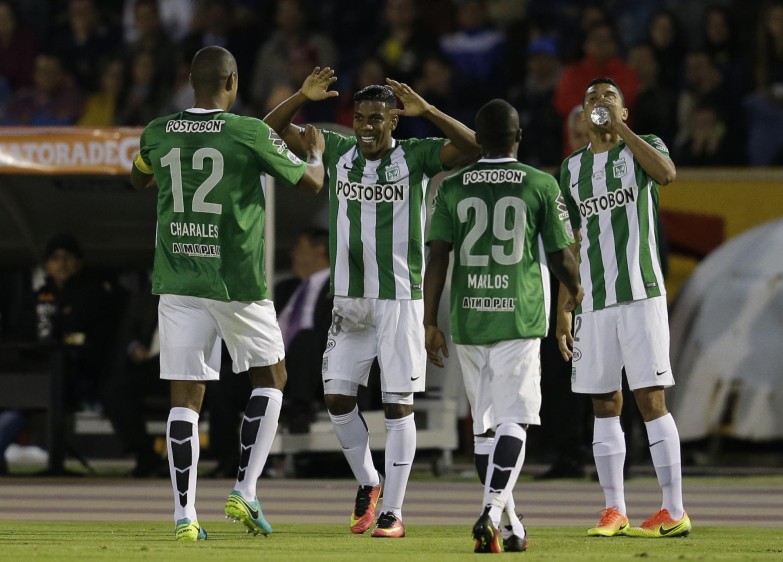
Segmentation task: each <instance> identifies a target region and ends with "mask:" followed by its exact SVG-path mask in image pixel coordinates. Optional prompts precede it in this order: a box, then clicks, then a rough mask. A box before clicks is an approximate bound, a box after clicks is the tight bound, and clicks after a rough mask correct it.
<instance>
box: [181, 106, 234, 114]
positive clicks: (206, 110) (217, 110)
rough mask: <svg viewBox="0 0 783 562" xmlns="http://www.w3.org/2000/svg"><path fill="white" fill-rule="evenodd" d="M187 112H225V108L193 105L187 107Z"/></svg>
mask: <svg viewBox="0 0 783 562" xmlns="http://www.w3.org/2000/svg"><path fill="white" fill-rule="evenodd" d="M185 113H200V114H202V115H203V114H205V113H225V111H224V110H222V109H220V108H217V109H204V108H203V107H191V108H190V109H186V110H185Z"/></svg>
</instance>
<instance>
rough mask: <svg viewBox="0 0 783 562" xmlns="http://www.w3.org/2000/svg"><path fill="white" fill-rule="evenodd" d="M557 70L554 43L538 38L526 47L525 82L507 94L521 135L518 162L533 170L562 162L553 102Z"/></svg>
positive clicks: (550, 40) (559, 131)
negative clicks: (516, 113) (515, 112)
mask: <svg viewBox="0 0 783 562" xmlns="http://www.w3.org/2000/svg"><path fill="white" fill-rule="evenodd" d="M561 70H562V65H561V64H560V58H559V54H558V46H557V43H555V40H554V39H553V38H551V37H547V36H540V37H538V38H536V39H534V40H533V41H531V42H530V44H529V45H528V47H527V73H526V74H525V81H524V82H523V83H521V84H519V85H518V86H516V87H514V88H512V89H511V91H510V92H509V101H511V103H512V105H514V107H516V108H517V109H518V111H519V119H520V124H521V128H522V130H523V131H524V132H525V133H524V135H523V137H522V142H521V143H520V145H519V146H520V156H519V159H520V161H522V162H525V163H527V164H529V165H531V166H534V167H541V166H551V167H556V166H558V165H559V163H560V161H561V160H562V158H561V156H562V154H561V153H562V150H563V138H562V133H561V131H562V127H561V119H560V115H559V114H558V112H557V109H555V106H554V102H553V100H554V94H555V88H556V87H557V83H558V80H559V79H560V72H561Z"/></svg>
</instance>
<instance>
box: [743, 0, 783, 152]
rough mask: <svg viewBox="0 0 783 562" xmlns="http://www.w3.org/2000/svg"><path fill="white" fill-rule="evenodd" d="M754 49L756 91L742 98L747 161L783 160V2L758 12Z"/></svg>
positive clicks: (767, 5) (768, 4) (774, 3)
mask: <svg viewBox="0 0 783 562" xmlns="http://www.w3.org/2000/svg"><path fill="white" fill-rule="evenodd" d="M756 41H757V44H756V51H755V62H754V69H755V78H756V81H755V82H756V89H755V91H754V92H753V93H752V94H751V95H749V96H748V97H747V98H745V100H744V102H745V108H746V110H747V113H748V147H747V154H748V159H749V162H750V164H752V165H754V166H770V165H779V164H783V135H781V134H780V131H781V130H783V2H781V1H780V0H774V1H771V2H769V3H767V4H766V5H765V6H764V7H763V9H762V10H761V11H760V12H759V21H758V25H757V32H756Z"/></svg>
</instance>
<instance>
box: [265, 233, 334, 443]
mask: <svg viewBox="0 0 783 562" xmlns="http://www.w3.org/2000/svg"><path fill="white" fill-rule="evenodd" d="M291 269H292V270H293V272H294V275H295V277H294V278H292V279H288V280H285V281H281V282H280V283H278V285H277V286H276V287H275V307H276V308H277V310H278V311H279V312H278V317H277V319H278V322H279V324H280V330H281V331H282V332H283V341H284V342H285V347H286V370H287V371H288V383H287V384H286V391H285V395H284V398H283V414H282V415H283V417H284V418H286V419H287V421H288V430H289V432H290V433H306V432H307V431H309V427H310V422H311V421H312V418H313V416H314V414H315V411H316V407H317V406H318V405H320V404H321V403H322V400H321V398H322V396H323V384H322V382H321V362H322V358H323V353H324V350H325V349H326V338H327V335H328V332H329V326H330V325H331V322H332V303H333V297H332V295H331V293H330V292H329V231H327V230H325V229H322V228H310V229H307V230H304V231H303V232H302V233H301V234H300V235H299V237H298V239H297V241H296V245H295V246H294V248H293V249H292V250H291Z"/></svg>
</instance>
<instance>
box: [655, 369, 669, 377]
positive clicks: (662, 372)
mask: <svg viewBox="0 0 783 562" xmlns="http://www.w3.org/2000/svg"><path fill="white" fill-rule="evenodd" d="M668 371H669V369H666V370H665V371H655V374H656V375H658V376H659V377H660V376H661V375H662V374H664V373H667V372H668Z"/></svg>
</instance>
